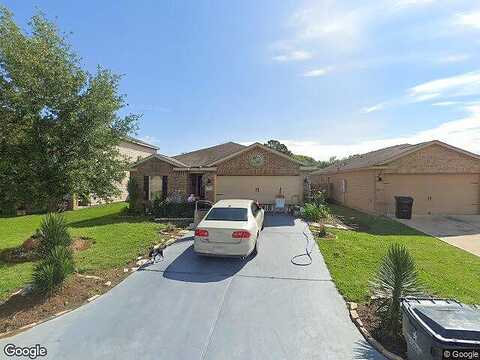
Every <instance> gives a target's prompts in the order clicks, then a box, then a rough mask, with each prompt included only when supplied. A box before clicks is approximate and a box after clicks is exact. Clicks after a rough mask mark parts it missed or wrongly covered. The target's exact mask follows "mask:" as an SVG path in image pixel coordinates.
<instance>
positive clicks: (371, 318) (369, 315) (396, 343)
mask: <svg viewBox="0 0 480 360" xmlns="http://www.w3.org/2000/svg"><path fill="white" fill-rule="evenodd" d="M357 313H358V316H359V317H360V319H361V320H362V323H363V326H364V327H365V328H366V329H367V330H368V332H369V333H370V335H372V337H373V338H374V339H375V340H377V341H378V342H380V343H381V344H382V345H383V346H384V347H385V349H387V350H388V351H390V352H392V353H394V354H397V355H399V356H401V357H403V358H404V359H406V358H407V344H406V342H405V339H404V338H403V336H402V337H392V336H388V335H386V334H385V333H383V332H382V331H380V330H379V329H380V319H379V318H378V316H377V314H376V313H375V304H373V303H369V304H360V305H358V307H357Z"/></svg>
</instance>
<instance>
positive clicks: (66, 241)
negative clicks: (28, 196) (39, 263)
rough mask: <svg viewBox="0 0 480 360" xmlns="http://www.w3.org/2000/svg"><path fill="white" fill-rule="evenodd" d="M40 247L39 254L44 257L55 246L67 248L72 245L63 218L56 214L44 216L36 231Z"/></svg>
mask: <svg viewBox="0 0 480 360" xmlns="http://www.w3.org/2000/svg"><path fill="white" fill-rule="evenodd" d="M38 235H39V239H40V245H39V252H40V254H42V255H44V256H46V255H47V254H49V253H50V252H51V251H52V250H53V248H55V247H56V246H65V247H68V246H70V244H71V243H72V238H71V237H70V234H69V233H68V230H67V224H66V223H65V218H64V217H63V216H62V215H61V214H58V213H49V214H47V215H45V217H44V218H43V220H42V223H41V224H40V229H39V231H38Z"/></svg>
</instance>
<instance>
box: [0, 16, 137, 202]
mask: <svg viewBox="0 0 480 360" xmlns="http://www.w3.org/2000/svg"><path fill="white" fill-rule="evenodd" d="M29 26H30V28H31V31H30V32H29V33H24V32H22V30H21V29H20V28H19V27H18V26H17V25H16V24H15V22H14V20H13V17H12V14H11V12H10V11H8V10H7V9H6V8H5V7H0V209H1V208H3V209H5V208H7V207H12V208H15V207H18V206H22V205H24V206H28V207H35V208H49V209H50V210H53V209H55V208H56V207H57V206H58V205H59V204H60V203H61V202H62V201H63V199H65V197H67V196H69V195H71V194H80V195H85V196H89V195H92V194H94V195H96V196H97V197H99V198H102V199H109V198H111V197H112V196H114V195H116V194H117V192H118V190H117V188H116V182H118V181H121V180H122V178H123V177H124V174H125V173H124V172H125V170H126V169H127V166H128V164H127V161H126V160H125V159H124V158H122V157H121V156H120V154H119V152H118V150H117V147H116V145H118V144H119V142H120V141H121V139H122V138H123V137H124V136H126V135H127V134H129V133H131V132H132V131H134V130H135V129H136V123H137V120H138V116H137V115H133V114H132V115H127V116H125V117H120V116H119V115H118V111H119V110H120V109H121V108H123V107H124V105H125V99H124V96H123V95H120V94H119V93H118V86H119V80H120V77H119V76H118V75H115V74H113V73H112V72H110V71H109V70H106V69H103V68H100V67H99V68H98V69H97V71H96V72H95V74H90V73H89V72H87V71H85V70H83V69H82V68H81V64H80V59H79V57H78V56H77V55H76V54H75V53H74V52H73V51H72V49H71V46H70V45H69V43H68V41H67V39H66V37H65V36H64V35H63V34H61V33H60V32H59V30H58V28H57V27H56V25H55V24H53V23H52V22H50V21H48V20H47V19H46V18H45V16H44V15H42V14H37V15H35V16H33V17H32V19H31V21H30V22H29Z"/></svg>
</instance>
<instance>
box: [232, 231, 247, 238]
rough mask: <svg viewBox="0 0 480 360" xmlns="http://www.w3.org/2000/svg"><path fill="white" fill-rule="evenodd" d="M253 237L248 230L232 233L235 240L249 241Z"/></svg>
mask: <svg viewBox="0 0 480 360" xmlns="http://www.w3.org/2000/svg"><path fill="white" fill-rule="evenodd" d="M250 236H251V234H250V232H248V231H246V230H238V231H234V232H233V233H232V238H234V239H249V238H250Z"/></svg>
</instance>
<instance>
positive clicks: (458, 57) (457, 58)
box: [432, 54, 470, 64]
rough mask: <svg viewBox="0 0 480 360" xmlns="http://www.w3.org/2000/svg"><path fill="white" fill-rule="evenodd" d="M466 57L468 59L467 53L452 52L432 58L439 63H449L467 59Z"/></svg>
mask: <svg viewBox="0 0 480 360" xmlns="http://www.w3.org/2000/svg"><path fill="white" fill-rule="evenodd" d="M468 59H470V55H468V54H452V55H446V56H440V57H437V58H436V59H434V60H433V59H432V60H433V61H436V62H438V63H440V64H450V63H458V62H462V61H467V60H468Z"/></svg>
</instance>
